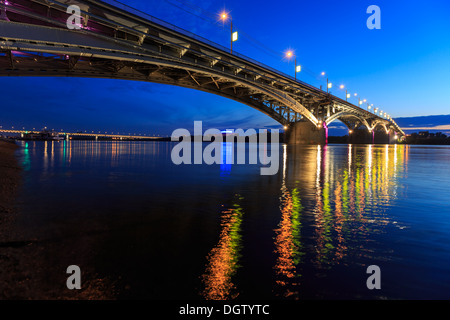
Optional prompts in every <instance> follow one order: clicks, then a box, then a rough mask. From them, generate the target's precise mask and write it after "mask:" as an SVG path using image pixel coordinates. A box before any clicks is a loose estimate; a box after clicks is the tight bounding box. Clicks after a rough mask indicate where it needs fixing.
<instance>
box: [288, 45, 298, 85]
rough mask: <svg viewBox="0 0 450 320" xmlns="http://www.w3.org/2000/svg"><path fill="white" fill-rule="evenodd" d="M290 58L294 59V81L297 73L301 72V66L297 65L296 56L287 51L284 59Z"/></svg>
mask: <svg viewBox="0 0 450 320" xmlns="http://www.w3.org/2000/svg"><path fill="white" fill-rule="evenodd" d="M292 57H294V68H295V69H294V78H295V80H297V72H301V71H302V66H300V65H297V56H296V55H295V54H294V52H293V51H292V50H288V51H287V52H286V58H288V60H289V59H291V58H292Z"/></svg>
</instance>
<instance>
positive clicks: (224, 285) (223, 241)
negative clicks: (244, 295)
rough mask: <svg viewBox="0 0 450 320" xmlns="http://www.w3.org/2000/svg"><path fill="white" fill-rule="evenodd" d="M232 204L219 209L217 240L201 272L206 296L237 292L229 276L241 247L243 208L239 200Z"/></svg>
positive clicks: (228, 295)
mask: <svg viewBox="0 0 450 320" xmlns="http://www.w3.org/2000/svg"><path fill="white" fill-rule="evenodd" d="M241 200H242V198H241V197H239V198H238V202H236V203H235V204H234V205H233V208H231V209H228V210H225V211H224V212H223V213H222V222H221V227H222V230H221V233H220V238H219V243H218V244H217V245H216V246H215V247H214V248H213V249H212V250H211V251H210V253H209V255H208V257H207V260H208V264H207V266H206V271H205V274H204V275H203V276H202V280H203V283H204V285H205V288H204V291H203V296H204V297H205V298H206V299H207V300H225V299H234V298H236V297H237V296H238V295H239V293H238V292H237V290H236V289H237V288H236V286H235V284H234V283H233V276H234V275H235V274H236V271H237V269H238V268H239V258H240V252H241V247H242V239H241V238H242V236H241V224H242V216H243V210H242V208H241V207H240V205H239V201H241Z"/></svg>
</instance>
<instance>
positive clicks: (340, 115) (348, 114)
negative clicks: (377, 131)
mask: <svg viewBox="0 0 450 320" xmlns="http://www.w3.org/2000/svg"><path fill="white" fill-rule="evenodd" d="M344 118H355V119H356V120H357V121H359V122H360V123H361V124H362V125H364V126H365V127H366V128H367V130H369V131H371V130H372V129H371V127H370V125H369V123H368V122H367V120H366V119H365V118H363V117H361V116H359V115H357V114H354V113H351V112H348V111H346V110H344V111H340V112H337V113H335V114H333V115H332V116H330V117H328V118H327V119H326V121H325V124H326V125H327V127H328V125H330V124H331V123H332V122H333V121H335V120H341V121H342V123H344V124H345V125H346V126H347V127H348V128H349V129H356V128H355V127H353V128H351V127H350V126H349V123H348V122H347V121H343V120H344Z"/></svg>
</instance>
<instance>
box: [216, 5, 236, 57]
mask: <svg viewBox="0 0 450 320" xmlns="http://www.w3.org/2000/svg"><path fill="white" fill-rule="evenodd" d="M228 18H229V19H230V35H231V39H230V53H231V54H233V42H235V41H237V40H238V32H237V31H235V32H233V19H232V18H231V16H230V15H229V14H228V13H226V12H225V11H223V12H222V13H221V14H220V20H222V21H223V22H224V23H225V21H227V20H228Z"/></svg>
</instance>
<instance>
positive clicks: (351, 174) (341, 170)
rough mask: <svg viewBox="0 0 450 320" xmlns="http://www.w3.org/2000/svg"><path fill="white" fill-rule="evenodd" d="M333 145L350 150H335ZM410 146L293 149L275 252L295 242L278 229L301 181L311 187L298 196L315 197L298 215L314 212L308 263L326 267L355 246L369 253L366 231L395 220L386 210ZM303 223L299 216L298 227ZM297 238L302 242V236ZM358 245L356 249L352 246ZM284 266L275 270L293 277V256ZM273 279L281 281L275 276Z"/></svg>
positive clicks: (287, 216) (395, 193)
mask: <svg viewBox="0 0 450 320" xmlns="http://www.w3.org/2000/svg"><path fill="white" fill-rule="evenodd" d="M337 148H347V149H348V150H347V152H342V151H341V150H340V151H339V152H338V151H337V150H338V149H337ZM408 152H409V147H408V146H401V145H386V146H384V145H383V146H377V145H360V146H358V145H349V146H333V147H330V146H323V147H322V146H315V147H308V146H304V147H302V148H297V149H294V150H291V152H290V153H289V156H290V157H291V158H292V159H291V161H287V162H288V163H289V166H288V172H287V174H286V177H287V178H286V179H287V181H288V182H286V184H287V185H291V189H292V191H288V190H284V191H283V195H284V196H283V198H282V199H281V200H280V201H281V204H282V205H281V217H282V218H281V223H280V228H279V229H277V230H275V231H276V233H277V237H276V240H275V247H276V248H277V253H278V254H280V252H283V251H282V250H281V249H280V248H292V247H295V246H293V244H292V243H291V242H292V239H290V238H289V237H287V236H286V235H285V236H283V237H282V236H281V234H282V230H288V229H289V228H288V227H287V226H288V225H289V223H288V221H289V219H292V217H293V215H295V214H296V213H295V212H296V210H295V208H294V207H295V206H294V202H295V201H296V200H295V199H296V198H297V201H299V200H298V199H299V196H298V187H297V185H298V181H300V184H301V185H302V187H303V186H314V187H315V188H306V189H303V190H308V191H309V193H308V194H305V195H303V194H302V198H304V199H305V198H306V200H311V202H312V203H313V205H309V204H308V208H310V209H309V210H312V212H303V213H302V215H298V218H299V219H301V216H312V217H313V222H312V223H311V227H312V229H313V237H312V239H308V241H310V242H311V243H310V246H308V248H309V247H310V248H314V249H313V250H312V252H308V254H309V253H310V254H311V255H312V256H313V258H312V261H311V263H313V264H314V265H315V266H316V267H317V268H330V267H331V266H332V265H334V264H338V263H341V262H342V261H343V260H344V258H346V257H347V256H348V255H349V254H351V253H353V252H356V251H357V252H359V255H363V254H364V255H365V256H370V255H371V253H370V251H369V250H367V252H365V248H364V244H361V243H364V239H368V235H369V234H373V233H380V232H383V228H384V227H385V226H386V225H388V224H389V223H393V222H392V221H391V219H390V217H388V216H386V215H385V210H386V208H387V207H389V206H390V205H391V202H392V201H393V200H394V199H396V198H397V197H398V192H399V188H398V185H397V177H398V176H399V173H400V172H402V173H403V172H404V171H405V170H406V169H407V160H408ZM345 154H346V155H347V156H346V157H345ZM313 159H315V161H313ZM343 162H346V163H347V165H343ZM283 181H284V179H283ZM290 181H291V182H290ZM289 182H290V183H289ZM284 184H285V183H284V182H283V185H284ZM284 188H285V187H284ZM282 190H283V189H282ZM311 190H314V191H311ZM303 211H305V210H303ZM300 212H301V206H300ZM303 224H304V223H302V222H301V221H299V222H298V225H297V228H299V230H297V232H300V229H301V228H302V225H303ZM289 227H293V226H290V225H289ZM289 232H291V231H289ZM285 233H286V234H287V233H288V231H285ZM362 240H363V242H361V241H362ZM297 241H298V243H302V242H304V241H305V239H301V238H299V239H298V240H297ZM367 241H369V240H367ZM356 247H358V248H357V250H352V249H355V248H356ZM284 250H285V251H286V249H284ZM288 252H292V250H291V251H289V250H288ZM280 256H281V255H280ZM284 256H286V257H287V255H286V254H285V255H284ZM284 266H285V269H284V270H283V269H280V268H279V267H278V269H277V271H276V273H277V275H278V274H279V273H280V272H281V271H279V270H283V272H284V274H285V276H286V278H288V279H292V278H294V275H295V274H296V272H298V271H297V270H298V268H296V267H295V264H294V263H293V260H292V261H290V262H289V263H288V262H285V264H284ZM285 283H287V282H285ZM277 284H284V283H282V282H279V281H278V280H277ZM293 292H294V291H292V292H288V293H287V294H293Z"/></svg>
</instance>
